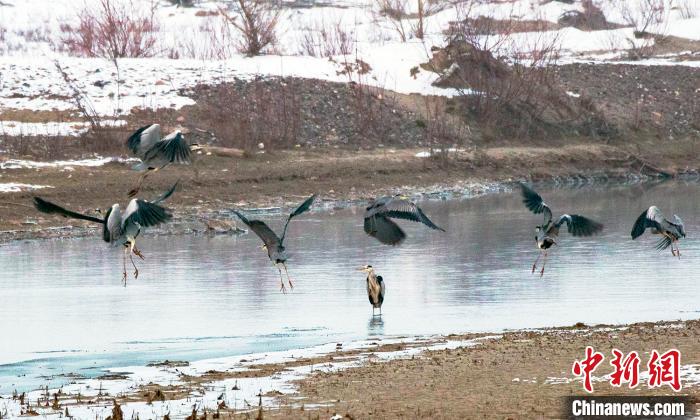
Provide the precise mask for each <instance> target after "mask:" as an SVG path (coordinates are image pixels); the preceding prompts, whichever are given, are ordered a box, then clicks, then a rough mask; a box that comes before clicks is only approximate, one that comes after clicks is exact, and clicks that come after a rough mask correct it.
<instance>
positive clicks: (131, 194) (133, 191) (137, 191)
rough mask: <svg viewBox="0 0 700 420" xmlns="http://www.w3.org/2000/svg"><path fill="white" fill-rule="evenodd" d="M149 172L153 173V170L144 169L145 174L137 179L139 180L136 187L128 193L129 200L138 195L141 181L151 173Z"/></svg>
mask: <svg viewBox="0 0 700 420" xmlns="http://www.w3.org/2000/svg"><path fill="white" fill-rule="evenodd" d="M151 171H155V169H151V168H148V169H146V172H144V173H143V174H141V176H140V177H139V180H138V181H137V182H136V185H135V186H134V188H133V189H132V190H131V191H129V198H131V197H134V196H135V195H136V194H138V193H139V190H140V189H141V184H143V181H144V180H145V179H146V177H147V176H148V174H150V173H151Z"/></svg>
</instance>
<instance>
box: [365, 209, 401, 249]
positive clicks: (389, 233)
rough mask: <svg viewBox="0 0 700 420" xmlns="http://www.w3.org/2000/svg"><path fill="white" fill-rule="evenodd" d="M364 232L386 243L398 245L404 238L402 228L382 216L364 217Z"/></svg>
mask: <svg viewBox="0 0 700 420" xmlns="http://www.w3.org/2000/svg"><path fill="white" fill-rule="evenodd" d="M364 227H365V232H366V233H367V234H368V235H370V236H373V237H375V238H377V240H378V241H379V242H381V243H383V244H386V245H399V244H400V243H401V242H403V241H404V239H406V234H405V233H404V231H403V230H401V228H400V227H399V225H397V224H396V223H394V222H393V221H391V220H390V219H387V218H386V217H384V216H381V215H376V216H372V217H365V226H364Z"/></svg>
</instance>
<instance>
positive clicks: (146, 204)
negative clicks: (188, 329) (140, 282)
mask: <svg viewBox="0 0 700 420" xmlns="http://www.w3.org/2000/svg"><path fill="white" fill-rule="evenodd" d="M177 185H178V183H175V185H173V186H172V187H171V188H170V189H169V190H168V191H166V192H165V194H163V195H161V196H160V197H158V198H156V199H155V200H153V201H146V200H141V199H138V198H134V199H133V200H131V201H130V202H129V205H127V206H126V209H125V210H124V211H123V212H122V211H121V208H120V207H119V204H113V205H112V207H111V208H110V209H109V210H107V214H105V216H104V218H103V219H98V218H97V217H92V216H88V215H85V214H80V213H76V212H74V211H71V210H68V209H65V208H63V207H61V206H58V205H56V204H54V203H51V202H49V201H46V200H44V199H42V198H41V197H34V207H36V209H37V210H39V211H40V212H42V213H47V214H60V215H61V216H63V217H70V218H73V219H80V220H87V221H89V222H93V223H99V224H101V225H102V239H103V240H104V241H105V242H107V243H109V244H110V245H112V246H119V245H123V246H124V256H123V259H122V262H123V267H124V273H123V274H124V277H123V279H122V281H123V282H124V285H126V255H127V254H129V259H130V260H131V264H132V265H133V266H134V278H138V277H139V269H138V268H137V267H136V264H135V263H134V258H133V255H136V256H138V257H139V258H141V259H144V257H143V254H142V253H141V251H139V250H138V248H136V237H137V236H139V233H141V229H142V228H146V227H151V226H155V225H159V224H161V223H164V222H166V221H168V220H170V219H171V218H172V215H171V214H170V213H169V212H168V210H167V209H166V208H164V207H162V206H160V203H161V202H163V201H165V200H166V199H167V198H168V197H170V196H171V195H172V194H173V192H175V189H176V188H177Z"/></svg>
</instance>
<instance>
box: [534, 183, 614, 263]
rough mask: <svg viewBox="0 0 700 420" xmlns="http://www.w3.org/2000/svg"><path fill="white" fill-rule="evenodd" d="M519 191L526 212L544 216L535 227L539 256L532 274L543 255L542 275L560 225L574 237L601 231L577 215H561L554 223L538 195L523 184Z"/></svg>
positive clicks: (547, 207)
mask: <svg viewBox="0 0 700 420" xmlns="http://www.w3.org/2000/svg"><path fill="white" fill-rule="evenodd" d="M520 189H521V190H522V194H523V203H525V206H526V207H527V208H528V210H530V211H531V212H533V213H535V214H542V215H543V216H544V221H543V222H542V224H541V225H538V226H536V227H535V242H536V243H537V248H539V249H540V255H538V256H537V259H536V260H535V263H534V264H532V272H533V273H534V272H535V270H536V269H537V263H538V262H539V261H540V257H542V254H544V260H543V262H542V270H540V277H541V276H543V275H544V267H545V265H546V264H547V251H548V250H549V248H551V247H552V245H556V243H557V242H556V239H557V237H558V236H559V228H560V227H561V225H562V224H564V223H565V222H566V227H567V230H568V231H569V233H570V234H572V235H574V236H591V235H594V234H597V233H599V232H600V231H602V230H603V225H602V224H600V223H598V222H596V221H593V220H591V219H589V218H587V217H583V216H579V215H578V214H562V215H561V216H559V219H557V220H556V221H554V220H553V219H552V210H551V209H550V208H549V206H548V205H547V204H546V203H545V202H544V200H542V197H540V195H539V194H537V193H536V192H535V191H534V190H533V189H531V188H530V187H528V186H527V185H525V184H523V183H521V184H520Z"/></svg>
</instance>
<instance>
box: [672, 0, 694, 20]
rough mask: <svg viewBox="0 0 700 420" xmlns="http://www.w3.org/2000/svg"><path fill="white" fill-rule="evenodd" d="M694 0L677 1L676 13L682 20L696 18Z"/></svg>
mask: <svg viewBox="0 0 700 420" xmlns="http://www.w3.org/2000/svg"><path fill="white" fill-rule="evenodd" d="M696 4H697V3H696V1H695V0H678V5H677V6H676V7H678V12H679V13H680V15H681V17H682V18H683V19H693V18H695V17H697V11H696V9H695V5H696Z"/></svg>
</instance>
